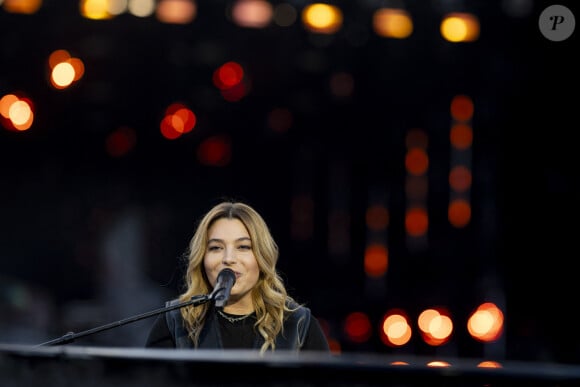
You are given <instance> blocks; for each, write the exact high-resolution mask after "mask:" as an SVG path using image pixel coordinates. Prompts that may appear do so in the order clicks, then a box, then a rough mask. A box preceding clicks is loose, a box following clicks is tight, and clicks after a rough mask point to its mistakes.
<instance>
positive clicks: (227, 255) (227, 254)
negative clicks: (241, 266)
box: [223, 249, 236, 262]
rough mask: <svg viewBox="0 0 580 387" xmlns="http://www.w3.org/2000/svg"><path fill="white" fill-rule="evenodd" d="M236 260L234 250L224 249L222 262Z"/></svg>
mask: <svg viewBox="0 0 580 387" xmlns="http://www.w3.org/2000/svg"><path fill="white" fill-rule="evenodd" d="M235 260H236V254H235V252H234V249H225V250H224V257H223V262H234V261H235Z"/></svg>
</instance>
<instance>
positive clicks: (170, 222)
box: [0, 0, 580, 362]
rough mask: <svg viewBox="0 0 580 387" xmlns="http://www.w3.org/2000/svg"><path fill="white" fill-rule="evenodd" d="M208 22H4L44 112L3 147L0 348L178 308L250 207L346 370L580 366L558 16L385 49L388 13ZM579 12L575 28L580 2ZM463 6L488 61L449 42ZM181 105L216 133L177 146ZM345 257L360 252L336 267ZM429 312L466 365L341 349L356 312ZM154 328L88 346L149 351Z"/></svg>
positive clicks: (500, 10)
mask: <svg viewBox="0 0 580 387" xmlns="http://www.w3.org/2000/svg"><path fill="white" fill-rule="evenodd" d="M4 3H5V4H4V5H5V6H6V5H7V4H8V3H9V2H8V1H6V0H5V1H4ZM198 3H199V6H198V16H197V18H196V19H195V20H194V21H193V22H191V23H188V24H186V25H169V24H164V23H161V22H159V21H158V20H156V19H155V18H154V17H153V16H150V17H148V18H137V17H134V16H131V15H128V14H124V15H120V16H117V17H115V18H113V19H111V20H100V21H95V20H87V19H85V18H83V17H82V16H81V15H80V13H79V6H78V4H75V2H68V4H64V3H62V2H58V1H45V2H44V4H43V6H42V7H41V9H40V10H39V11H38V12H36V13H34V14H31V15H23V14H18V13H13V12H7V11H6V10H2V9H1V8H0V96H1V95H5V94H8V93H14V92H20V93H24V94H25V95H27V96H28V97H29V98H30V99H32V100H33V101H34V103H35V108H36V112H35V121H34V125H33V126H32V127H31V128H30V129H29V130H27V131H23V132H15V131H10V130H1V131H0V162H1V165H0V171H1V176H2V189H1V190H0V203H2V205H1V218H0V231H1V233H0V290H1V292H2V293H1V298H0V302H1V304H2V309H3V312H2V317H1V318H0V341H1V342H16V343H31V344H36V343H42V342H45V341H47V340H50V339H53V338H56V337H59V336H60V335H62V334H64V333H66V332H68V331H73V332H80V331H82V330H84V329H89V328H93V327H96V326H99V325H102V324H105V323H109V322H112V321H116V320H121V319H123V318H127V317H129V316H132V315H136V314H138V313H141V312H145V311H147V310H152V309H154V308H157V307H161V306H162V305H163V303H164V301H165V300H167V299H170V298H173V297H174V296H175V295H176V294H178V291H179V289H180V285H181V282H180V281H181V276H182V274H183V272H182V268H183V266H182V259H181V257H182V254H183V253H184V251H185V249H186V247H187V244H188V242H189V238H190V237H191V235H192V234H193V231H194V228H195V225H196V221H197V220H198V219H199V218H200V217H201V216H202V215H203V214H204V213H205V211H207V210H208V209H209V208H210V207H211V206H212V205H213V204H215V203H217V202H218V201H219V200H220V199H222V198H224V197H228V198H235V199H240V200H244V201H246V202H248V203H249V204H251V205H253V206H254V207H255V208H256V209H257V210H258V211H260V212H261V213H262V215H263V216H264V218H265V219H266V221H267V222H268V223H269V224H270V226H271V229H272V232H273V234H274V236H275V238H276V239H277V241H278V243H279V245H280V249H281V257H280V263H279V268H280V271H281V273H283V277H284V279H285V280H286V283H287V285H288V289H289V291H290V292H291V294H293V295H294V296H295V297H296V298H297V299H298V300H299V301H301V302H305V303H307V304H308V305H309V306H310V307H311V308H312V309H313V311H314V313H315V314H316V315H317V316H319V317H320V318H321V319H324V320H325V321H327V322H328V323H329V325H330V327H331V331H332V334H333V336H334V337H335V338H336V339H337V340H339V341H340V342H341V345H342V349H343V350H344V351H371V352H397V351H401V352H403V353H410V354H431V353H435V354H437V353H450V354H454V355H458V356H465V357H477V356H486V355H488V354H493V355H494V356H499V357H504V358H509V359H517V360H550V361H560V362H576V361H578V360H579V359H580V352H579V347H578V344H579V341H578V335H577V329H578V328H577V327H576V324H574V321H575V320H574V317H573V316H575V310H574V305H575V301H574V300H575V299H576V296H577V294H578V291H577V275H576V270H575V268H576V258H574V257H577V256H578V253H577V252H576V247H577V242H576V238H577V233H578V226H577V223H578V211H577V210H578V204H577V198H578V173H577V168H578V161H577V155H578V145H577V140H576V137H577V136H576V134H577V130H578V128H579V125H578V124H579V120H578V110H577V106H578V102H579V99H578V75H577V69H578V59H577V50H578V37H577V36H578V35H577V31H575V32H574V33H573V34H572V35H571V36H570V37H569V38H568V39H566V40H564V41H559V42H554V41H551V40H549V39H547V38H546V37H544V36H543V35H542V33H541V31H540V29H539V26H538V20H539V17H540V14H541V12H542V11H543V10H544V9H545V8H546V7H547V6H549V5H551V3H549V2H544V1H536V2H532V1H523V0H521V1H516V0H513V1H511V2H510V1H492V2H489V1H474V2H458V1H448V2H441V3H440V4H436V3H434V2H429V3H424V4H423V3H422V4H406V7H407V9H408V10H409V12H410V13H411V14H412V15H413V16H414V24H415V29H414V33H413V35H412V36H410V37H409V38H407V39H401V40H395V39H385V38H381V37H378V36H376V35H374V34H373V32H372V31H371V29H370V26H369V23H370V22H369V21H368V19H369V14H370V10H372V9H373V7H374V8H376V7H378V6H379V4H374V3H373V2H371V1H368V2H364V1H361V2H342V3H341V2H335V3H334V4H337V5H338V6H340V7H343V9H344V12H345V26H348V25H349V24H348V23H354V22H356V23H358V24H357V26H358V27H359V30H357V31H356V32H357V33H358V34H359V35H357V38H356V39H353V30H352V29H351V30H349V29H348V28H347V27H345V28H344V29H342V30H341V31H339V32H337V33H336V34H334V35H332V36H330V37H328V36H326V37H324V36H323V37H321V36H317V34H313V33H309V32H307V31H305V30H304V28H302V26H301V25H300V22H299V21H297V22H296V23H295V25H293V26H291V27H288V28H280V27H277V26H269V27H267V28H264V29H248V28H242V27H237V26H235V25H234V24H233V23H232V22H231V20H228V18H227V17H226V16H225V15H226V14H227V12H226V11H227V9H228V7H230V6H231V3H230V2H227V1H212V2H209V1H199V2H198ZM274 3H276V2H274ZM0 4H2V2H1V1H0ZM290 4H292V5H293V6H295V7H296V8H297V9H300V8H302V7H303V6H304V5H305V3H304V2H295V3H290ZM560 4H562V5H565V6H566V7H568V8H569V9H570V10H571V11H572V13H574V14H577V7H576V3H574V2H561V3H560ZM397 5H398V4H397ZM454 9H458V10H467V11H469V12H472V13H473V14H475V15H477V17H478V18H479V21H480V25H481V33H480V36H479V39H478V40H477V41H475V42H470V43H462V44H453V43H450V42H447V41H444V40H443V39H442V38H441V35H440V34H439V30H438V28H439V27H438V23H439V21H440V18H441V16H442V14H443V13H444V12H447V11H450V10H454ZM510 9H512V10H514V9H518V10H519V12H517V13H516V12H511V13H510V12H509V10H510ZM353 42H356V44H354V43H353ZM57 49H66V50H69V51H70V52H71V53H73V54H74V56H75V57H78V58H81V59H82V60H83V61H84V64H85V74H84V76H83V78H82V79H81V80H80V81H79V82H78V83H77V84H75V85H74V87H71V88H69V89H66V90H55V89H54V88H51V87H50V85H49V82H48V75H47V74H48V70H47V58H48V56H49V55H50V53H51V52H53V51H54V50H57ZM227 61H237V62H239V63H243V65H244V68H245V71H246V73H247V75H248V77H251V82H252V83H251V88H250V89H249V92H248V93H247V95H245V96H244V98H242V99H241V100H239V101H235V102H232V101H226V100H224V99H223V98H222V97H221V95H220V93H219V90H217V89H216V88H215V87H214V85H213V84H212V74H213V71H214V70H215V69H216V68H217V67H218V66H220V65H221V64H223V63H225V62H227ZM337 72H347V73H349V74H350V75H351V76H352V79H353V80H354V88H353V90H354V91H353V92H352V93H351V94H350V95H348V96H343V97H337V96H336V95H334V94H333V93H331V91H330V88H329V82H330V79H331V78H332V75H333V74H335V73H337ZM458 94H465V95H469V96H470V97H471V98H472V100H473V102H474V115H473V120H472V127H473V134H474V138H473V149H472V154H471V166H472V174H473V183H472V187H471V191H470V200H471V203H472V217H471V221H470V223H469V224H468V225H467V226H466V227H463V228H461V229H456V228H454V227H451V226H450V225H449V222H448V221H447V205H448V202H449V197H450V193H449V183H448V170H449V164H450V158H451V157H450V146H449V128H450V125H451V119H450V116H449V105H450V101H451V100H452V98H453V97H454V96H455V95H458ZM175 101H180V102H182V103H184V104H187V105H188V106H189V108H191V109H192V110H193V111H194V112H195V113H196V115H197V118H198V121H197V125H196V127H195V128H194V130H193V131H192V132H191V133H188V134H187V135H184V136H183V137H181V138H179V139H177V140H167V139H165V138H163V137H162V136H161V134H160V131H159V123H160V121H161V119H162V118H163V112H164V109H165V108H166V107H167V106H168V105H169V104H170V103H172V102H175ZM278 107H284V108H287V109H288V110H289V111H291V112H292V114H293V116H292V123H291V126H290V127H289V129H288V130H286V131H283V132H276V131H273V130H272V129H271V127H270V126H269V124H268V114H269V112H271V111H272V109H275V108H278ZM120 127H128V128H131V129H132V130H134V133H135V134H136V142H135V145H134V147H132V148H131V150H130V151H129V152H127V153H126V154H124V155H123V156H122V157H112V156H111V155H110V154H108V153H107V151H106V147H105V144H106V140H107V138H108V136H109V135H110V134H111V132H113V131H115V130H117V129H118V128H120ZM415 128H421V129H422V130H423V131H425V133H427V134H428V138H429V144H428V153H429V157H430V164H429V172H428V182H429V196H428V199H427V203H428V209H429V216H430V217H429V221H430V223H429V233H428V235H427V237H426V241H427V242H426V245H425V246H424V247H423V248H421V249H419V250H413V249H409V245H408V244H407V243H406V241H407V239H406V235H405V228H404V211H405V205H406V202H405V200H406V199H405V161H404V157H405V152H406V143H405V136H406V133H407V132H408V131H409V130H411V129H415ZM216 135H217V136H227V138H229V139H230V142H231V155H230V156H231V157H230V158H229V160H228V161H227V163H225V164H224V165H207V164H203V163H200V161H199V156H198V154H197V151H198V149H199V147H200V144H202V143H203V142H204V141H205V140H206V139H207V138H210V137H212V136H216ZM377 195H378V196H380V197H381V199H382V200H383V201H384V203H385V204H386V205H387V207H388V209H389V213H390V218H389V232H388V235H387V236H386V238H387V242H388V246H389V268H388V271H387V273H386V275H385V276H383V277H381V278H380V279H378V280H377V279H374V280H369V278H368V277H367V276H366V275H365V271H364V268H363V257H364V253H365V246H366V244H367V242H368V230H367V228H366V224H365V222H366V221H365V213H366V210H367V208H368V206H369V204H370V203H371V202H372V201H373V200H374V198H375V196H377ZM297 198H308V200H309V203H311V204H312V205H311V207H310V212H309V217H310V218H311V223H310V226H311V230H310V232H309V233H306V234H307V237H305V238H298V237H296V232H295V230H293V224H294V223H293V221H294V220H293V219H294V218H295V216H294V215H293V214H294V213H293V205H295V203H296V202H297V200H298V199H297ZM336 203H339V204H340V206H342V207H341V208H342V209H343V210H344V211H346V214H347V215H348V217H347V219H348V221H347V228H346V229H347V230H348V233H347V234H346V235H345V238H346V241H345V240H337V239H333V238H331V237H329V222H330V221H329V219H332V218H331V215H332V213H333V211H334V209H335V208H336ZM337 243H342V244H345V243H346V244H347V245H348V248H347V249H343V250H342V251H343V252H344V251H347V253H346V254H343V255H341V256H338V257H337V256H334V255H333V254H332V251H334V250H333V245H334V244H337ZM484 301H493V302H496V303H497V304H498V305H500V306H501V307H502V309H503V310H504V313H505V321H506V326H505V331H504V333H503V335H502V337H501V339H500V340H499V341H498V342H496V343H493V344H489V346H490V347H491V348H492V350H491V352H489V351H490V349H489V348H487V347H486V345H483V344H481V343H476V342H473V340H471V339H470V338H469V337H467V335H466V334H465V333H464V323H465V319H466V316H467V314H468V313H469V312H470V311H471V310H472V309H473V308H474V307H475V305H477V304H479V303H481V302H484ZM430 305H445V306H446V307H447V308H448V309H449V310H451V312H452V313H453V315H454V316H456V318H457V322H456V327H455V337H454V339H453V340H452V342H451V343H449V344H447V345H446V348H438V349H433V348H428V347H427V346H426V345H425V344H422V343H421V342H420V340H419V338H418V337H415V338H414V339H413V341H412V342H411V343H410V344H409V345H407V346H406V347H405V348H402V349H393V348H390V347H387V346H385V345H384V344H382V343H381V342H380V340H379V339H378V338H377V336H376V334H374V335H373V336H372V337H371V338H370V339H369V340H368V341H367V342H365V343H358V344H355V343H352V342H349V341H348V340H347V339H346V338H345V337H344V335H343V333H342V324H343V319H344V317H345V316H346V315H347V314H348V313H350V312H352V311H356V310H361V311H364V312H366V313H368V314H369V316H371V318H372V320H373V322H374V323H376V324H378V321H379V320H380V318H381V315H382V314H383V313H384V312H385V311H386V310H387V309H389V308H394V307H397V308H403V309H406V310H407V311H408V312H409V314H410V315H411V316H415V315H416V313H417V312H418V311H419V310H421V309H423V308H426V307H429V306H430ZM151 323H152V320H143V321H139V322H136V323H134V324H131V325H129V326H125V327H122V328H117V329H113V330H110V331H107V332H104V333H100V334H98V335H94V336H90V337H87V338H84V339H82V340H81V341H79V342H77V343H75V344H76V345H87V344H98V345H122V346H141V345H142V344H143V343H144V340H145V334H146V331H147V329H148V327H149V326H150V324H151ZM437 351H440V352H437Z"/></svg>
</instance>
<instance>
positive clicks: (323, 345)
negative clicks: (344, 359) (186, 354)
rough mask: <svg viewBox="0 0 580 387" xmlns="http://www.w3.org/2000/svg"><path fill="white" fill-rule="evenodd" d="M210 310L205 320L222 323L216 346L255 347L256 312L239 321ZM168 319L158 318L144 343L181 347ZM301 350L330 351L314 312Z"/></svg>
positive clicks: (152, 345)
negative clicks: (209, 315) (209, 316)
mask: <svg viewBox="0 0 580 387" xmlns="http://www.w3.org/2000/svg"><path fill="white" fill-rule="evenodd" d="M177 313H179V312H177ZM208 313H210V314H212V316H211V318H208V319H207V320H206V324H216V323H217V324H218V326H219V334H218V335H219V338H218V339H217V340H216V342H215V347H216V348H219V347H222V348H232V349H233V348H237V349H251V348H256V343H257V340H256V339H257V335H258V333H257V332H256V331H255V329H254V323H255V322H256V315H255V314H251V315H249V316H248V317H246V318H242V319H240V320H239V321H229V320H228V319H227V318H226V317H224V315H225V316H229V317H230V319H239V318H240V316H236V315H230V314H227V313H225V312H221V314H220V313H219V312H217V310H216V309H213V308H212V309H210V310H209V311H208ZM308 313H310V311H308ZM167 321H168V320H167V316H165V314H163V315H160V316H158V317H157V318H156V320H155V322H154V323H153V326H152V327H151V330H150V331H149V335H148V337H147V341H146V343H145V347H149V348H178V347H180V345H179V344H178V343H177V342H176V339H175V334H174V333H172V329H171V328H170V327H169V326H168V322H167ZM204 329H205V327H204ZM300 350H302V351H326V352H329V345H328V341H327V339H326V336H325V334H324V331H323V330H322V327H321V326H320V323H319V321H318V320H317V319H316V318H315V317H314V316H310V322H309V325H308V329H307V331H306V334H305V337H304V342H303V344H302V346H301V347H300Z"/></svg>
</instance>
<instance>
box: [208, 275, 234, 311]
mask: <svg viewBox="0 0 580 387" xmlns="http://www.w3.org/2000/svg"><path fill="white" fill-rule="evenodd" d="M235 283H236V273H234V271H233V270H232V269H229V268H226V269H223V270H222V271H220V272H219V274H218V276H217V281H216V284H215V287H214V289H213V292H212V294H211V296H212V297H211V298H212V299H213V300H214V301H215V306H216V307H218V308H223V307H224V306H225V304H226V303H227V302H228V300H229V298H230V292H231V291H232V287H233V286H234V284H235Z"/></svg>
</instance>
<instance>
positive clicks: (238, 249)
mask: <svg viewBox="0 0 580 387" xmlns="http://www.w3.org/2000/svg"><path fill="white" fill-rule="evenodd" d="M203 263H204V268H205V273H206V274H207V278H208V279H209V282H210V283H211V285H212V287H213V286H215V284H216V281H217V277H218V274H219V273H220V271H222V270H223V269H225V268H229V269H232V270H233V271H234V273H235V274H236V282H235V283H234V286H233V287H232V290H231V293H230V298H229V302H228V303H229V304H232V303H235V302H237V301H239V300H241V299H244V298H247V299H248V300H250V301H251V294H250V291H251V290H252V289H253V288H254V286H255V285H256V283H257V282H258V278H259V276H260V268H259V267H258V261H256V257H255V256H254V250H253V249H252V240H251V239H250V234H248V230H246V227H245V226H244V224H243V223H242V222H241V221H240V220H238V219H226V218H221V219H218V220H216V221H215V222H214V223H213V224H212V226H211V227H210V228H209V230H208V243H207V249H206V252H205V256H204V259H203Z"/></svg>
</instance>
